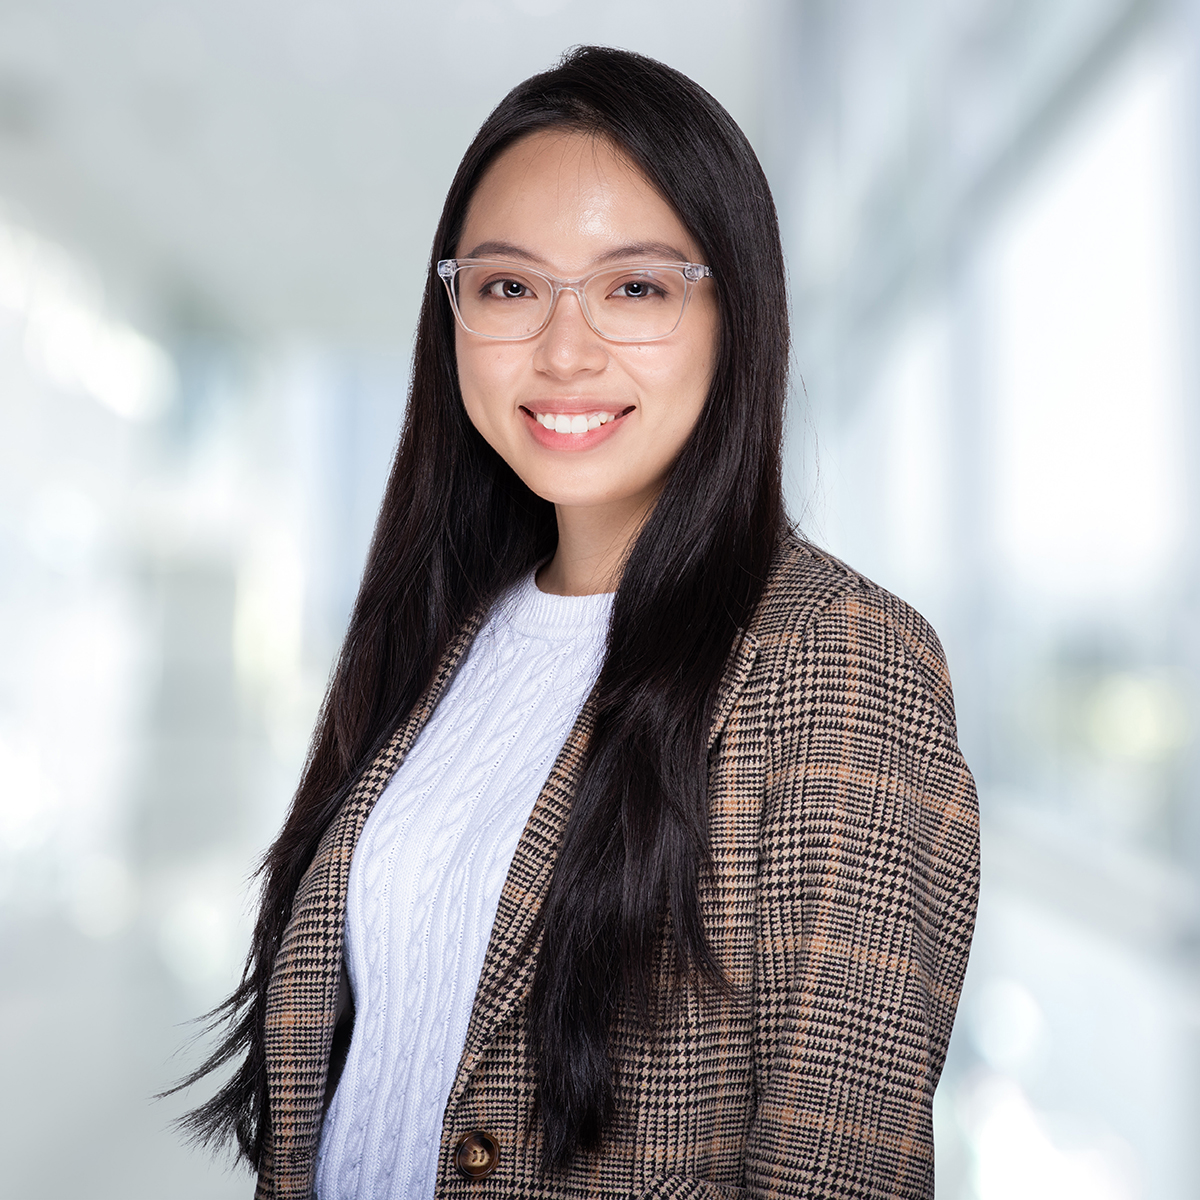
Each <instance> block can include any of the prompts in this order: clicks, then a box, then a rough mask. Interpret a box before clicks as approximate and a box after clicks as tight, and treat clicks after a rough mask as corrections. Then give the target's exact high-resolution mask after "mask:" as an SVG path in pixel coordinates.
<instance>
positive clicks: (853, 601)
mask: <svg viewBox="0 0 1200 1200" xmlns="http://www.w3.org/2000/svg"><path fill="white" fill-rule="evenodd" d="M747 633H748V634H749V635H750V636H751V637H752V638H753V639H754V641H755V643H756V644H757V647H758V652H759V657H760V668H762V669H765V670H767V671H769V672H770V674H772V675H773V676H774V677H775V678H776V680H777V684H778V685H779V687H780V688H781V689H782V690H783V691H784V692H786V691H788V690H795V689H796V688H801V689H803V690H807V691H811V690H813V689H815V690H817V691H821V690H828V689H829V688H835V689H838V688H840V687H844V686H846V685H848V684H849V683H850V682H851V681H852V680H853V681H856V682H857V684H858V685H862V686H868V687H870V690H872V691H875V692H876V693H877V694H880V696H881V698H882V697H885V696H893V697H894V698H895V700H896V701H897V702H899V701H902V700H903V698H904V697H905V696H911V695H912V693H913V692H914V691H917V692H920V693H923V694H924V696H925V697H926V698H927V699H928V700H929V701H931V702H932V703H933V704H934V706H935V707H936V708H937V709H939V710H940V712H941V715H942V717H943V718H944V719H945V720H946V721H947V722H948V724H949V726H950V728H951V730H952V729H953V724H954V706H953V699H952V693H951V686H950V676H949V672H948V671H947V669H946V659H945V654H944V652H943V650H942V645H941V642H940V641H939V639H938V636H937V634H936V633H935V632H934V630H933V627H932V626H931V625H930V624H929V623H928V622H927V621H926V620H925V618H924V617H922V616H921V614H920V613H918V612H917V611H916V609H914V608H913V607H912V606H911V605H909V604H907V603H906V602H905V601H903V600H901V599H900V598H899V597H898V596H895V595H893V594H892V593H891V592H889V591H888V590H887V589H886V588H883V587H881V586H880V585H879V584H877V583H875V582H874V581H872V580H871V579H868V578H867V577H866V576H865V575H862V574H861V573H860V572H858V571H855V570H854V569H853V568H852V567H850V566H848V565H847V564H846V563H844V562H842V561H841V560H840V559H838V558H835V557H834V556H833V555H832V554H829V553H827V552H826V551H824V550H821V549H819V548H818V547H816V546H814V545H813V544H812V543H810V542H807V541H805V540H804V539H803V538H800V537H798V536H797V535H795V534H791V533H789V534H787V535H786V536H785V537H784V538H782V539H781V540H780V544H779V546H778V548H777V549H776V553H775V557H774V559H773V562H772V565H771V570H770V574H769V575H768V578H767V581H766V587H765V588H764V591H763V595H762V598H761V600H760V601H759V604H758V607H757V608H756V609H755V613H754V616H753V618H752V620H751V622H750V624H749V627H748V629H747Z"/></svg>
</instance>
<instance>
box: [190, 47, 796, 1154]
mask: <svg viewBox="0 0 1200 1200" xmlns="http://www.w3.org/2000/svg"><path fill="white" fill-rule="evenodd" d="M551 128H566V129H573V130H577V131H581V132H584V133H587V134H591V135H593V136H597V137H601V138H605V139H607V140H609V141H610V142H611V143H612V144H614V145H615V146H616V147H617V149H618V150H619V151H620V152H621V153H623V154H624V155H625V156H627V158H628V159H629V160H630V162H632V163H633V164H634V165H635V166H637V167H638V168H639V169H640V170H641V172H642V173H643V174H644V175H645V177H646V178H647V179H648V180H649V181H650V183H651V184H652V185H653V186H654V187H655V188H656V189H657V190H658V191H659V193H661V195H662V196H663V197H664V198H665V199H666V200H667V201H668V202H669V203H670V204H671V206H672V207H673V208H674V210H675V212H676V213H677V214H678V216H679V218H680V220H681V221H682V222H683V224H684V226H685V227H686V228H687V230H688V232H689V233H690V234H691V236H692V237H693V239H694V240H695V242H696V243H697V245H698V246H699V247H700V249H701V251H702V253H703V256H704V257H703V261H704V262H706V263H707V264H708V265H709V266H710V267H711V268H712V272H713V280H712V283H713V286H714V288H715V292H716V296H717V298H718V307H719V310H720V332H719V347H718V352H717V356H716V365H715V370H714V374H713V379H712V384H711V387H710V389H709V393H708V396H707V398H706V401H705V404H704V408H703V411H702V413H701V416H700V418H699V421H698V422H697V424H696V427H695V428H694V430H693V431H692V433H691V435H690V437H689V438H688V440H687V442H686V443H685V444H684V446H683V448H682V450H681V451H680V453H679V456H678V458H677V459H676V461H675V463H674V465H673V467H672V469H671V471H670V474H669V476H668V478H667V480H666V483H665V485H664V487H663V490H662V493H661V495H660V496H659V498H658V500H657V502H656V504H655V507H654V509H653V512H652V513H651V514H650V516H649V518H648V519H647V521H646V522H645V524H644V525H643V527H642V529H641V531H640V533H639V534H638V536H637V539H636V541H635V543H634V544H633V546H632V548H631V550H630V551H629V554H628V556H627V560H626V562H625V566H624V572H623V574H622V577H621V580H620V585H619V588H618V590H617V594H616V598H615V600H614V603H613V609H612V617H611V624H610V628H609V634H608V649H607V655H606V657H605V660H604V665H603V667H602V669H601V672H600V676H599V679H598V680H597V683H596V687H595V690H594V692H593V696H592V698H593V702H594V705H595V712H596V721H595V732H594V735H593V737H592V739H591V742H590V746H589V749H588V752H587V755H586V758H585V761H584V764H583V767H582V774H581V777H580V783H579V789H578V792H577V794H576V795H575V797H574V800H573V804H572V810H571V815H570V819H569V821H568V824H567V828H566V832H565V835H564V838H563V843H562V846H561V847H560V850H559V856H558V862H557V865H556V867H555V871H554V876H553V880H552V882H551V885H550V890H549V894H548V896H547V899H546V903H545V905H544V909H543V913H542V917H541V928H542V933H543V940H542V945H541V949H540V952H539V957H538V962H537V967H536V973H535V981H534V987H533V992H532V996H531V1000H530V1012H529V1028H530V1031H531V1039H532V1049H533V1052H534V1059H535V1061H536V1063H537V1074H538V1094H537V1112H538V1119H539V1120H540V1122H541V1127H542V1132H543V1135H544V1143H543V1146H544V1160H545V1163H546V1165H547V1167H548V1169H554V1168H556V1167H560V1166H562V1165H564V1164H565V1163H566V1162H567V1161H568V1160H569V1159H570V1158H571V1157H572V1155H574V1154H576V1153H577V1152H579V1151H581V1150H584V1151H586V1150H588V1149H592V1148H594V1147H596V1146H597V1145H598V1144H599V1143H600V1142H601V1140H602V1139H603V1136H604V1133H605V1131H606V1129H607V1128H608V1127H609V1125H610V1123H611V1121H612V1119H613V1116H614V1099H613V1097H614V1086H613V1063H612V1061H611V1059H610V1052H609V1035H610V1031H611V1029H612V1026H613V1021H614V1018H615V1016H616V1014H617V1013H618V1011H619V1010H620V1009H621V1008H622V1006H627V1007H628V1008H629V1009H630V1010H631V1011H633V1012H636V1013H643V1014H644V1013H646V1012H648V1011H649V1008H650V1005H649V1001H650V998H651V989H652V987H653V978H654V971H655V960H656V955H657V954H658V953H659V951H660V948H661V943H662V938H663V936H664V932H663V931H664V929H665V930H666V931H667V932H666V934H665V936H667V937H670V938H672V939H673V940H674V942H675V946H676V950H677V952H678V955H679V961H680V962H681V963H682V964H684V966H685V967H686V968H688V969H689V970H690V971H691V972H692V973H693V974H695V975H697V976H707V977H709V978H711V979H714V980H718V981H719V978H720V969H719V966H718V964H717V963H716V962H715V961H714V958H713V955H712V952H711V950H710V947H709V943H708V939H707V936H706V933H705V929H704V926H703V922H702V919H701V915H700V907H699V898H698V885H699V881H700V878H701V874H702V872H703V871H704V869H705V866H706V863H707V862H708V858H709V844H708V796H707V735H708V730H709V726H710V721H711V718H712V713H713V705H714V698H715V694H716V690H717V686H718V683H719V680H720V677H721V674H722V670H723V668H724V666H725V663H726V661H727V659H728V656H729V654H730V650H731V647H732V646H733V645H734V643H735V641H736V639H737V635H738V631H739V629H740V628H741V627H743V626H745V624H746V623H747V622H748V620H749V618H750V615H751V613H752V611H753V609H754V607H755V605H756V604H757V602H758V600H759V598H760V596H761V594H762V590H763V586H764V581H765V578H766V574H767V570H768V567H769V563H770V560H771V557H772V553H773V551H774V549H775V546H776V544H777V542H778V540H779V537H780V535H781V533H782V531H783V528H784V514H783V504H782V494H781V485H780V442H781V438H782V423H783V405H784V397H785V393H786V387H787V364H788V323H787V299H786V294H785V283H784V267H783V256H782V251H781V248H780V241H779V231H778V224H777V221H776V215H775V208H774V204H773V202H772V199H771V194H770V190H769V188H768V186H767V181H766V178H765V176H764V175H763V172H762V168H761V167H760V165H759V163H758V160H757V158H756V157H755V155H754V151H753V150H752V149H751V147H750V144H749V142H748V141H747V140H746V137H745V135H744V134H743V133H742V131H741V130H740V129H739V128H738V126H737V125H736V123H735V122H734V121H733V119H732V118H731V117H730V116H729V114H728V113H727V112H726V111H725V110H724V109H723V108H722V107H721V105H720V104H718V103H717V102H716V100H714V99H713V98H712V96H710V95H709V94H708V93H707V92H706V91H704V90H703V89H702V88H701V87H699V86H698V85H697V84H695V83H693V82H692V81H691V80H690V79H688V78H687V77H686V76H684V75H681V74H680V73H679V72H678V71H675V70H672V69H671V68H670V67H667V66H664V65H663V64H662V63H659V62H655V61H653V60H652V59H648V58H644V57H642V56H641V55H637V54H632V53H628V52H626V51H620V50H612V49H607V48H603V47H596V46H584V47H580V48H578V49H575V50H573V51H571V52H570V53H569V54H567V55H566V56H565V57H564V58H563V60H562V61H561V62H560V63H559V65H558V66H557V67H555V68H554V69H553V70H550V71H547V72H545V73H544V74H541V75H535V76H534V77H533V78H531V79H528V80H526V81H525V82H524V83H522V84H520V85H519V86H518V87H516V88H514V89H513V90H512V91H511V92H510V93H509V94H508V95H507V96H506V97H505V98H504V99H503V100H502V101H501V102H500V104H499V105H498V106H497V107H496V109H495V111H494V112H493V113H492V114H491V116H489V117H488V119H487V120H486V121H485V122H484V124H483V126H482V127H481V129H480V130H479V132H478V134H477V135H476V137H475V140H474V141H473V142H472V143H471V146H470V147H469V149H468V150H467V152H466V154H465V156H464V157H463V160H462V163H461V164H460V166H459V168H458V172H457V174H456V175H455V177H454V181H453V183H452V184H451V185H450V192H449V195H448V196H447V197H446V203H445V207H444V209H443V210H442V216H441V220H440V222H439V223H438V228H437V233H436V234H435V236H434V242H433V253H432V255H431V256H430V272H429V276H428V280H427V282H426V287H425V296H424V301H423V303H422V306H421V316H420V323H419V326H418V331H417V340H416V348H415V352H414V361H413V373H412V383H411V389H410V392H409V398H408V408H407V413H406V416H405V422H404V429H403V433H402V436H401V440H400V446H399V449H398V451H397V454H396V460H395V463H394V465H393V467H392V472H391V476H390V478H389V481H388V486H387V491H386V494H385V496H384V500H383V507H382V510H381V512H380V514H379V520H378V523H377V525H376V529H375V535H374V539H373V541H372V543H371V550H370V554H369V556H368V559H367V564H366V568H365V571H364V574H363V579H362V585H361V587H360V589H359V593H358V599H357V601H356V603H355V606H354V611H353V614H352V616H351V618H350V626H349V630H348V632H347V634H346V639H345V643H344V644H343V646H342V650H341V655H340V657H339V659H338V663H337V668H336V670H335V672H334V675H333V679H332V682H331V684H330V687H329V691H328V694H327V696H326V698H325V703H324V707H323V709H322V712H321V716H320V719H319V721H318V724H317V728H316V732H315V734H314V736H313V742H312V747H311V750H310V752H309V756H308V761H307V763H306V766H305V770H304V774H303V777H302V779H301V782H300V786H299V789H298V791H297V792H296V796H295V799H294V800H293V802H292V806H291V809H290V811H289V813H288V817H287V820H286V822H285V824H284V827H283V830H282V832H281V833H280V835H279V837H278V839H277V840H276V842H275V844H274V845H273V846H272V847H271V848H270V850H269V851H268V852H267V855H266V857H265V859H264V861H263V864H262V867H261V874H262V879H263V884H262V899H261V906H260V909H259V913H258V920H257V924H256V926H255V930H254V937H253V942H252V945H251V949H250V954H249V957H248V960H247V963H246V968H245V972H244V974H243V977H242V982H241V984H240V986H239V987H238V988H237V990H236V991H235V992H234V994H233V995H232V996H231V997H230V998H229V999H228V1000H227V1001H226V1002H225V1003H224V1004H223V1005H222V1006H221V1007H220V1008H219V1009H217V1010H216V1013H215V1014H214V1017H215V1019H216V1020H217V1021H219V1022H223V1023H225V1027H226V1033H225V1036H224V1038H223V1040H222V1041H221V1043H220V1044H219V1046H218V1048H217V1050H216V1051H215V1053H214V1054H213V1056H212V1057H211V1058H210V1059H209V1060H208V1061H207V1062H206V1063H205V1064H204V1065H203V1066H202V1067H201V1068H200V1070H199V1071H198V1072H197V1073H196V1074H195V1075H194V1076H193V1077H192V1078H191V1079H189V1080H188V1081H187V1082H192V1081H194V1080H195V1079H198V1078H200V1077H202V1076H203V1075H205V1074H206V1073H207V1072H209V1071H212V1070H214V1069H216V1068H217V1067H219V1066H221V1065H223V1064H225V1063H227V1062H230V1061H232V1060H235V1059H238V1058H241V1059H242V1062H241V1065H240V1067H239V1068H238V1069H237V1071H236V1072H235V1073H234V1075H233V1076H232V1077H231V1078H230V1079H229V1081H228V1082H227V1083H226V1084H225V1086H224V1087H222V1088H221V1090H220V1091H219V1092H218V1093H217V1094H216V1095H215V1096H214V1097H213V1099H212V1100H210V1101H209V1102H208V1103H207V1104H205V1105H203V1106H202V1107H200V1108H198V1109H197V1110H196V1111H195V1112H194V1113H192V1115H191V1118H190V1124H191V1128H192V1129H193V1131H194V1132H195V1133H196V1134H197V1135H198V1136H199V1137H200V1138H202V1139H203V1140H208V1141H222V1140H224V1139H225V1138H227V1137H230V1136H232V1137H234V1138H236V1140H237V1143H238V1145H239V1147H240V1149H241V1151H242V1152H243V1153H244V1154H245V1155H246V1157H247V1158H249V1160H250V1161H251V1162H252V1163H254V1164H256V1165H257V1163H258V1162H259V1159H260V1156H261V1153H262V1149H263V1145H264V1141H265V1140H266V1139H267V1138H268V1137H269V1133H270V1130H269V1120H270V1114H269V1110H268V1098H267V1085H266V1066H265V1061H266V1060H265V1047H264V1017H265V1009H266V993H267V984H268V981H269V979H270V976H271V971H272V967H273V964H274V961H275V956H276V953H277V951H278V948H279V946H280V943H281V940H282V937H283V932H284V928H285V926H286V925H287V922H288V918H289V916H290V913H291V907H292V900H293V897H294V895H295V891H296V887H297V885H298V883H299V881H300V877H301V875H302V874H303V872H304V870H305V868H306V867H307V866H308V864H309V863H310V862H311V860H312V857H313V855H314V853H315V851H316V847H317V843H318V842H319V840H320V838H321V835H322V834H323V833H324V831H325V829H326V828H327V827H328V825H329V823H330V821H331V820H332V819H333V817H334V815H335V814H336V813H337V811H338V808H339V806H340V805H341V804H342V803H343V801H344V799H345V798H346V796H347V795H348V793H349V791H350V789H351V787H352V786H353V783H354V781H355V779H356V778H357V777H358V776H359V774H360V773H361V772H362V771H363V770H364V768H365V767H366V766H367V764H368V763H369V762H370V761H371V759H372V758H373V757H374V755H375V754H376V753H377V752H378V751H379V749H380V748H381V747H382V745H383V744H384V743H385V742H386V740H387V739H388V737H389V736H390V734H391V733H392V732H393V730H394V729H395V728H396V726H397V725H398V724H399V723H400V722H401V721H402V720H403V719H404V717H405V716H406V715H407V713H408V712H409V711H410V710H411V709H412V708H413V706H414V704H415V703H416V702H417V700H418V698H419V697H420V696H421V694H422V692H423V691H424V689H425V688H426V687H427V686H428V685H429V683H430V682H431V679H432V677H433V673H434V671H435V668H436V665H437V663H438V661H439V658H440V657H441V655H442V654H443V652H444V651H445V649H446V647H447V645H448V644H449V642H450V640H451V639H452V638H453V637H454V636H455V634H456V633H457V632H458V631H459V630H460V629H461V628H462V626H463V624H464V623H465V622H466V621H467V620H468V619H469V618H470V617H472V615H474V614H476V613H478V612H481V611H484V610H486V608H487V606H488V605H490V604H491V603H492V602H493V601H494V600H495V599H496V597H497V596H498V595H499V594H500V593H501V592H502V591H503V590H504V589H506V588H508V587H509V586H511V585H512V584H513V583H515V582H516V581H517V580H519V579H520V578H522V577H523V576H524V575H525V574H526V573H528V572H529V571H530V570H531V569H532V568H533V567H534V566H535V565H536V564H537V563H538V562H540V561H542V560H543V559H545V558H547V557H548V556H549V555H550V554H552V553H553V550H554V547H555V544H556V539H557V532H556V524H555V516H554V508H553V506H552V505H551V504H550V503H549V502H547V501H545V500H542V499H540V498H539V497H537V496H536V495H534V494H533V493H532V492H531V491H530V490H529V489H528V488H527V487H526V486H525V485H524V484H523V483H522V482H521V481H520V480H519V479H518V478H517V476H516V475H515V474H514V473H513V472H512V471H511V470H510V469H509V467H508V466H507V465H506V464H505V463H504V462H503V460H502V459H501V458H500V457H499V456H498V455H497V454H496V453H495V452H494V451H493V450H492V449H491V448H490V447H489V446H488V445H487V443H486V442H485V441H484V440H483V438H482V437H481V436H480V435H479V433H478V432H477V431H476V430H475V429H474V427H473V426H472V424H471V422H470V421H469V420H468V418H467V415H466V413H465V411H464V408H463V403H462V397H461V394H460V392H459V387H458V378H457V368H456V362H455V350H454V320H453V315H452V313H451V310H450V305H449V302H448V300H447V297H446V295H445V292H444V290H443V288H442V286H441V283H440V282H439V281H438V280H437V278H436V276H435V275H434V272H433V264H434V263H436V262H437V260H439V259H442V258H450V257H452V256H453V255H454V254H455V253H456V251H457V243H458V240H459V236H460V233H461V230H462V227H463V223H464V219H465V216H466V211H467V206H468V204H469V202H470V200H471V197H472V195H473V194H474V192H475V189H476V187H477V186H478V185H479V182H480V180H481V178H482V177H483V175H484V173H485V172H486V170H487V169H488V167H489V166H490V164H491V163H492V162H493V161H494V160H495V159H496V157H497V155H499V154H500V153H501V152H502V151H504V150H505V149H506V148H507V147H509V146H511V145H512V144H513V143H514V142H515V141H517V140H518V139H520V138H522V137H524V136H526V135H528V134H531V133H534V132H536V131H539V130H545V129H551ZM664 921H665V924H664ZM585 981H586V982H585Z"/></svg>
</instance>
